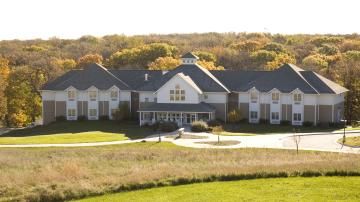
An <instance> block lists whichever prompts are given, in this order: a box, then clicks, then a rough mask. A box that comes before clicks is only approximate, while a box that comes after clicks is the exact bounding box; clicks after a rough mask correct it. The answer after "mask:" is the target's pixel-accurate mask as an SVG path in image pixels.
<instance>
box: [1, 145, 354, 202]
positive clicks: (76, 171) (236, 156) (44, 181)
mask: <svg viewBox="0 0 360 202" xmlns="http://www.w3.org/2000/svg"><path fill="white" fill-rule="evenodd" d="M0 165H1V166H0V173H1V175H0V198H1V199H2V200H3V201H9V200H19V201H21V200H26V201H40V200H42V201H54V200H58V201H63V200H69V199H74V198H82V197H86V196H90V195H94V194H96V195H98V194H104V193H109V192H119V191H125V190H134V189H141V188H146V187H148V188H150V187H154V186H155V185H156V186H157V185H159V186H160V185H162V186H164V185H175V184H187V183H191V182H200V181H216V180H219V181H224V180H239V179H254V178H264V177H287V176H318V175H355V174H360V173H359V172H360V155H357V154H345V153H328V152H315V151H300V152H299V155H296V151H293V150H276V149H251V148H247V149H232V150H228V149H215V150H214V149H193V148H184V147H178V146H175V145H174V144H172V143H166V142H163V143H155V142H147V143H133V144H124V145H113V146H103V147H86V148H83V147H81V148H1V149H0ZM344 181H346V180H345V178H344ZM285 187H289V186H284V187H283V188H285ZM259 188H261V184H258V186H257V189H259Z"/></svg>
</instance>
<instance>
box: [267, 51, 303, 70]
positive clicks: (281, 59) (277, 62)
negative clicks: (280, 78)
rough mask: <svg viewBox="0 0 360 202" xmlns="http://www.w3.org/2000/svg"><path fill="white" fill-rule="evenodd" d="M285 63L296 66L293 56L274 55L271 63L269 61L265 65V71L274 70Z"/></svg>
mask: <svg viewBox="0 0 360 202" xmlns="http://www.w3.org/2000/svg"><path fill="white" fill-rule="evenodd" d="M285 63H291V64H296V59H295V57H294V56H293V55H290V54H286V53H279V54H277V55H276V57H275V59H274V60H273V61H269V62H267V63H266V69H267V70H274V69H276V68H278V67H280V66H281V65H283V64H285Z"/></svg>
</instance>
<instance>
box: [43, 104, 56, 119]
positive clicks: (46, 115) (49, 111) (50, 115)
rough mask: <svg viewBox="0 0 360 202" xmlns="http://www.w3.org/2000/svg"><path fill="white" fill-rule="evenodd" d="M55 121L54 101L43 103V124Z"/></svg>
mask: <svg viewBox="0 0 360 202" xmlns="http://www.w3.org/2000/svg"><path fill="white" fill-rule="evenodd" d="M53 121H55V101H53V100H49V101H48V100H45V101H43V124H48V123H51V122H53Z"/></svg>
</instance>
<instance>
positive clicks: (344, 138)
mask: <svg viewBox="0 0 360 202" xmlns="http://www.w3.org/2000/svg"><path fill="white" fill-rule="evenodd" d="M340 121H341V122H344V135H343V138H342V145H341V149H342V148H343V147H344V144H345V142H346V135H345V131H346V121H347V120H346V119H341V120H340Z"/></svg>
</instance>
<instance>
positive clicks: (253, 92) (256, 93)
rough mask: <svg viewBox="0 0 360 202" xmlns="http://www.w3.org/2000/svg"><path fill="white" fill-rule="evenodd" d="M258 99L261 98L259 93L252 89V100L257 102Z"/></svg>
mask: <svg viewBox="0 0 360 202" xmlns="http://www.w3.org/2000/svg"><path fill="white" fill-rule="evenodd" d="M258 99H259V93H258V92H256V91H251V92H250V100H251V102H252V103H257V101H258Z"/></svg>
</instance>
